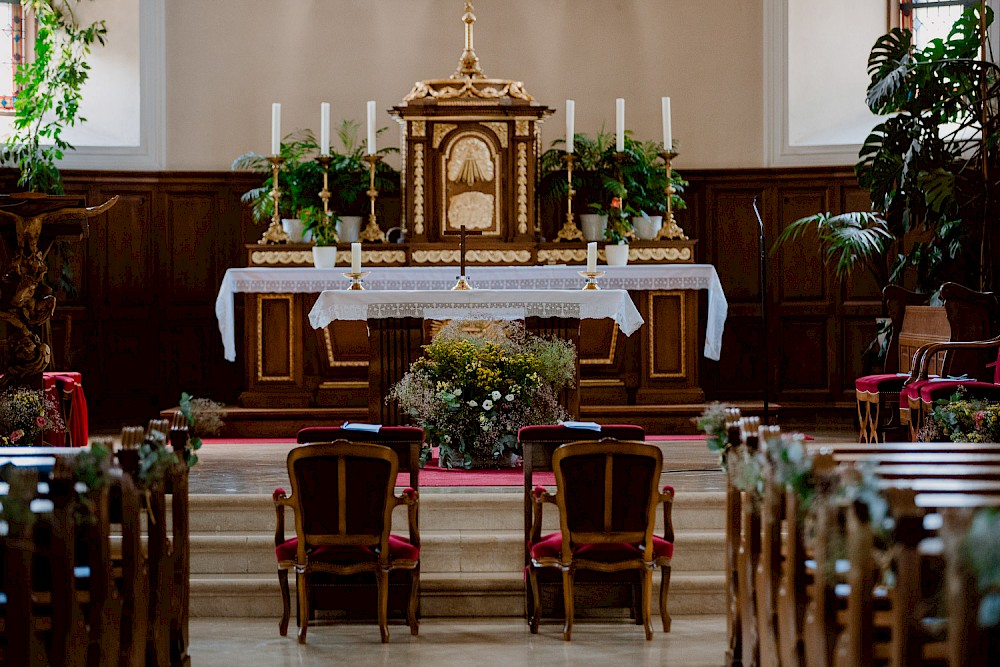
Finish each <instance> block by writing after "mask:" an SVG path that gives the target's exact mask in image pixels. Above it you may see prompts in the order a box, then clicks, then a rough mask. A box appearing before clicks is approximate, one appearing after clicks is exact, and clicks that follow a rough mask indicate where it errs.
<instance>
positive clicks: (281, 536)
mask: <svg viewBox="0 0 1000 667" xmlns="http://www.w3.org/2000/svg"><path fill="white" fill-rule="evenodd" d="M271 498H272V499H273V500H274V513H275V528H274V546H276V547H277V546H280V545H282V544H284V543H285V508H286V507H292V508H294V507H295V505H294V504H293V503H292V501H291V500H290V499H289V498H288V496H286V495H285V490H284V489H282V488H280V487H279V488H277V489H275V490H274V493H272V494H271Z"/></svg>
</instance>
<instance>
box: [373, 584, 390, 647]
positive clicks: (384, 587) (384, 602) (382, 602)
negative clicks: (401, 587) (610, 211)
mask: <svg viewBox="0 0 1000 667" xmlns="http://www.w3.org/2000/svg"><path fill="white" fill-rule="evenodd" d="M375 585H376V587H377V588H378V630H379V633H380V634H381V635H382V643H383V644H387V643H388V642H389V572H388V570H383V569H378V570H376V571H375Z"/></svg>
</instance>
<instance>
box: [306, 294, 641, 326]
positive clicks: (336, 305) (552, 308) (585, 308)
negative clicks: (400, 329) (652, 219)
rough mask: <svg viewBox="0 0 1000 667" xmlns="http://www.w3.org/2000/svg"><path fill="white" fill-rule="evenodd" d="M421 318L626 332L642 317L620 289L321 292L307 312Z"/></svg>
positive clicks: (322, 316)
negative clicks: (540, 320)
mask: <svg viewBox="0 0 1000 667" xmlns="http://www.w3.org/2000/svg"><path fill="white" fill-rule="evenodd" d="M389 317H420V318H423V319H434V320H453V319H464V320H523V319H524V318H525V317H566V318H575V319H580V320H599V319H605V318H607V319H612V320H614V321H615V322H617V323H618V328H619V329H621V331H622V333H624V334H625V335H626V336H631V335H632V334H633V333H635V331H636V330H637V329H638V328H639V327H640V326H642V322H643V320H642V316H641V315H640V314H639V311H638V310H637V309H636V307H635V304H634V303H632V297H630V296H629V295H628V292H626V291H625V290H620V289H615V290H581V289H575V290H522V289H517V290H510V289H507V290H495V289H474V290H455V291H452V290H378V291H376V290H365V291H351V290H326V291H325V292H323V293H321V294H320V295H319V298H318V299H317V300H316V304H315V305H314V306H313V309H312V310H311V311H310V312H309V323H310V324H312V325H313V328H314V329H322V328H323V327H325V326H326V325H328V324H330V323H331V322H333V321H335V320H369V319H383V318H389Z"/></svg>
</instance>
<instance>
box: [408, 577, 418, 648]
mask: <svg viewBox="0 0 1000 667" xmlns="http://www.w3.org/2000/svg"><path fill="white" fill-rule="evenodd" d="M419 600H420V565H417V567H416V568H415V569H414V570H413V571H412V572H410V603H409V604H408V605H407V606H406V622H407V624H409V626H410V634H411V635H413V636H414V637H416V636H417V635H418V634H419V633H420V621H418V620H417V602H418V601H419Z"/></svg>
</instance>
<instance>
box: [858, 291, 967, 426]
mask: <svg viewBox="0 0 1000 667" xmlns="http://www.w3.org/2000/svg"><path fill="white" fill-rule="evenodd" d="M928 299H929V295H927V294H917V293H915V292H910V291H909V290H905V289H903V288H902V287H899V286H897V285H889V286H888V287H886V288H885V289H884V290H882V302H883V303H884V304H885V307H886V311H887V312H888V315H889V321H890V324H891V328H890V331H889V334H888V335H889V340H888V346H887V349H886V354H885V362H884V368H883V372H882V373H877V374H873V375H865V376H863V377H860V378H858V379H857V380H855V381H854V390H855V396H856V398H857V403H858V426H859V428H860V434H859V441H860V442H877V441H879V440H880V439H881V436H882V435H883V434H884V433H886V432H887V431H890V430H891V429H893V428H895V427H898V425H899V421H898V414H899V413H898V410H897V404H898V401H899V392H900V390H901V389H902V388H903V383H904V382H905V381H906V378H907V377H908V374H909V371H910V359H911V357H912V355H913V353H914V352H915V351H916V349H917V348H918V347H920V346H921V345H925V344H927V343H930V342H935V341H946V340H948V339H949V337H950V335H951V330H950V327H949V326H948V319H947V312H946V311H945V309H944V308H942V307H940V306H930V305H928Z"/></svg>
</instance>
